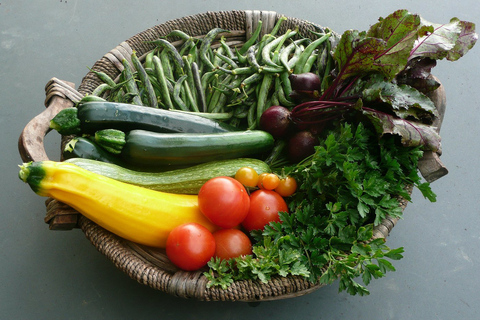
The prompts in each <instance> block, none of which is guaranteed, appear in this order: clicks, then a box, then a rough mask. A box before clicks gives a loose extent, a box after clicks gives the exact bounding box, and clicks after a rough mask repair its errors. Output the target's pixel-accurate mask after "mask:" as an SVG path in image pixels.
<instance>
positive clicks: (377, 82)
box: [362, 75, 438, 122]
mask: <svg viewBox="0 0 480 320" xmlns="http://www.w3.org/2000/svg"><path fill="white" fill-rule="evenodd" d="M362 99H363V101H365V102H382V103H386V104H388V105H389V106H390V107H391V109H392V111H393V112H394V113H395V115H396V116H397V117H399V118H402V119H409V118H414V119H416V120H419V121H422V122H432V120H433V118H434V117H437V116H438V112H437V109H436V108H435V104H434V103H433V101H432V100H431V99H430V98H429V97H427V96H426V95H424V94H423V93H421V92H420V91H418V90H417V89H415V88H413V87H411V86H408V85H405V84H396V83H393V82H389V81H384V80H382V78H381V77H380V76H379V75H373V76H372V77H371V78H370V79H369V80H368V81H366V83H365V89H364V90H363V92H362Z"/></svg>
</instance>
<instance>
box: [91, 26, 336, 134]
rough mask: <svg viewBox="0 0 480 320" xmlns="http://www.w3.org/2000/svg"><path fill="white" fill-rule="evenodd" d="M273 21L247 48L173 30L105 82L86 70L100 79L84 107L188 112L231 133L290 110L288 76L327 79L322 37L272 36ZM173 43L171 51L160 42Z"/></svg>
mask: <svg viewBox="0 0 480 320" xmlns="http://www.w3.org/2000/svg"><path fill="white" fill-rule="evenodd" d="M285 20H286V18H284V17H282V18H280V19H279V20H278V22H277V23H276V25H275V26H274V28H273V29H272V31H271V32H270V33H269V34H266V35H264V36H262V37H260V32H261V28H262V22H261V21H259V23H258V26H257V28H256V29H255V31H254V33H253V34H252V36H251V37H250V38H249V40H248V41H246V42H244V43H242V44H240V45H238V46H234V45H229V44H228V43H227V41H226V39H225V37H224V35H226V34H228V32H229V31H228V30H224V29H221V28H213V29H211V30H210V31H209V32H208V33H207V34H206V35H205V36H204V37H192V36H190V35H188V34H186V33H185V32H183V31H181V30H173V31H172V32H171V33H170V34H168V35H167V36H166V37H165V38H160V39H157V40H155V41H151V42H150V43H153V44H155V45H156V47H155V49H153V50H151V51H149V52H148V53H147V54H146V55H145V56H144V57H142V61H143V62H141V61H140V59H139V57H137V55H136V52H133V54H132V56H131V62H132V65H130V63H129V62H127V60H125V59H124V60H123V61H122V64H123V67H124V69H123V71H122V72H121V73H120V76H119V77H118V78H117V79H115V80H113V79H111V78H110V77H108V76H107V75H106V74H105V73H102V72H98V71H93V70H92V72H95V74H96V75H97V76H98V77H99V78H100V79H101V80H102V82H103V83H102V84H100V85H99V86H98V87H97V88H96V89H95V90H94V91H93V92H92V93H91V94H90V95H88V96H87V97H85V99H87V100H101V99H103V100H108V101H114V102H122V103H132V104H137V105H143V106H150V107H153V108H164V109H170V110H180V111H185V112H194V113H196V114H200V115H203V116H206V117H209V118H213V119H217V120H222V121H225V122H228V123H230V124H231V125H234V126H236V127H239V128H244V129H255V128H257V127H258V122H259V119H260V116H261V115H262V113H263V112H264V111H265V110H266V109H267V108H268V107H270V106H272V105H282V106H285V107H289V108H290V107H293V106H295V102H294V101H293V100H292V99H291V97H290V94H291V92H292V87H291V84H290V80H289V75H290V74H292V73H303V72H315V73H317V74H318V75H319V76H320V78H321V79H327V78H328V77H327V76H328V74H329V73H330V71H331V70H332V68H333V65H334V63H333V58H332V57H331V55H330V51H331V42H330V41H328V39H329V38H330V37H331V36H332V34H331V33H330V32H327V33H324V34H316V39H315V40H312V39H310V38H304V37H301V36H300V35H299V33H298V30H287V31H286V32H285V33H284V34H282V35H278V36H277V33H278V30H279V29H280V26H281V24H282V23H283V22H284V21H285ZM169 38H170V39H172V38H174V39H181V40H180V41H175V43H177V44H178V43H180V44H179V45H177V46H174V45H173V44H172V42H170V41H168V40H167V39H169Z"/></svg>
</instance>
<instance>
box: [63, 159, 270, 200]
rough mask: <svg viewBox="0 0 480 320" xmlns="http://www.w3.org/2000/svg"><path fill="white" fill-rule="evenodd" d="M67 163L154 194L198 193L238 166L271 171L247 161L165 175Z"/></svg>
mask: <svg viewBox="0 0 480 320" xmlns="http://www.w3.org/2000/svg"><path fill="white" fill-rule="evenodd" d="M66 161H67V162H71V163H73V164H76V165H77V166H79V167H82V168H84V169H87V170H89V171H92V172H94V173H98V174H101V175H103V176H106V177H109V178H112V179H115V180H119V181H122V182H126V183H130V184H134V185H138V186H141V187H144V188H148V189H153V190H157V191H163V192H169V193H182V194H198V191H199V190H200V188H201V187H202V185H203V184H204V183H205V182H206V181H207V180H209V179H211V178H214V177H218V176H229V177H234V176H235V173H236V172H237V170H238V169H239V168H241V167H251V168H253V169H255V170H256V171H257V172H258V173H259V174H260V173H263V172H270V168H269V166H268V165H267V164H266V163H265V162H263V161H261V160H258V159H248V158H239V159H232V160H221V161H212V162H207V163H203V164H199V165H195V166H191V167H188V168H182V169H176V170H170V171H165V172H139V171H135V170H130V169H126V168H124V167H120V166H118V165H115V164H111V163H105V162H101V161H96V160H90V159H82V158H72V159H68V160H66Z"/></svg>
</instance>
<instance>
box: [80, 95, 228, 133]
mask: <svg viewBox="0 0 480 320" xmlns="http://www.w3.org/2000/svg"><path fill="white" fill-rule="evenodd" d="M78 118H79V119H80V123H81V129H82V133H94V132H95V131H98V130H102V129H118V130H122V131H129V130H133V129H144V130H150V131H156V132H191V133H193V132H198V133H214V132H228V131H232V130H236V129H235V128H233V127H231V126H229V125H227V124H225V123H222V122H219V121H215V120H211V119H206V118H204V117H200V116H198V115H195V114H191V113H185V112H175V111H171V110H163V109H155V108H150V107H145V106H136V105H130V104H122V103H113V102H92V103H85V104H81V105H79V106H78Z"/></svg>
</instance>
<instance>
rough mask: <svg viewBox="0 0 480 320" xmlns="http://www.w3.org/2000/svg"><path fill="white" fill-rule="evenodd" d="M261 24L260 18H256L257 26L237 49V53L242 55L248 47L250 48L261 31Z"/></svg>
mask: <svg viewBox="0 0 480 320" xmlns="http://www.w3.org/2000/svg"><path fill="white" fill-rule="evenodd" d="M262 24H263V22H262V20H258V23H257V28H256V29H255V31H254V32H253V34H252V36H251V37H250V39H248V40H247V41H246V42H245V43H244V44H243V46H242V47H241V48H240V50H238V53H239V55H244V54H245V53H247V50H248V48H250V47H251V46H252V45H254V44H255V42H257V40H258V36H259V35H260V32H261V31H262Z"/></svg>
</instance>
